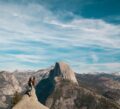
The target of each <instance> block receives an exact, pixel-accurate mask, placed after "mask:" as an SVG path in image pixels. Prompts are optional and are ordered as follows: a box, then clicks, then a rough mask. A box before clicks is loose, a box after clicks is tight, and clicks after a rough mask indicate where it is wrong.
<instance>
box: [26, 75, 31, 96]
mask: <svg viewBox="0 0 120 109" xmlns="http://www.w3.org/2000/svg"><path fill="white" fill-rule="evenodd" d="M31 91H32V78H31V77H30V78H29V81H28V91H27V92H28V95H29V96H31Z"/></svg>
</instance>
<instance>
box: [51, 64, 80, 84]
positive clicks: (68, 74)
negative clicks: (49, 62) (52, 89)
mask: <svg viewBox="0 0 120 109" xmlns="http://www.w3.org/2000/svg"><path fill="white" fill-rule="evenodd" d="M53 75H54V77H55V76H59V77H61V78H62V79H65V80H70V81H71V82H73V83H77V84H78V82H77V79H76V77H75V74H74V72H73V70H72V69H71V68H70V67H69V65H68V64H66V63H64V62H57V63H56V64H55V68H54V70H53Z"/></svg>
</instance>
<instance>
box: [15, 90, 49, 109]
mask: <svg viewBox="0 0 120 109" xmlns="http://www.w3.org/2000/svg"><path fill="white" fill-rule="evenodd" d="M13 109H48V108H47V107H46V106H44V105H42V104H41V103H40V102H38V100H37V97H36V94H35V89H34V88H32V91H31V96H30V97H29V96H28V95H27V94H25V95H24V96H23V97H22V99H21V100H20V101H19V102H18V103H17V104H16V105H15V106H14V107H13Z"/></svg>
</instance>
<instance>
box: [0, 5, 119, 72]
mask: <svg viewBox="0 0 120 109" xmlns="http://www.w3.org/2000/svg"><path fill="white" fill-rule="evenodd" d="M73 16H74V15H73ZM74 17H75V18H74V20H73V21H71V22H67V23H65V22H62V21H59V20H58V19H57V17H56V16H55V15H54V14H53V13H52V12H51V11H50V10H48V9H46V8H45V7H43V6H41V5H38V4H29V5H28V6H24V5H20V6H18V5H13V4H6V5H2V4H0V44H1V45H0V46H1V48H0V52H2V51H8V50H9V51H11V50H18V51H22V52H23V54H12V53H7V52H6V53H5V54H1V56H0V60H1V61H2V62H3V63H5V64H4V65H6V64H7V63H8V64H7V65H8V66H9V65H11V66H12V65H13V68H14V65H15V64H16V68H17V65H18V68H22V66H23V68H25V67H26V68H28V67H29V65H28V66H26V65H22V63H20V62H24V61H26V62H28V63H29V62H31V63H39V61H42V62H43V61H46V60H47V61H48V60H55V61H57V60H60V58H61V59H64V60H65V61H69V60H71V61H70V64H72V66H73V67H74V66H77V67H75V69H76V70H78V69H79V68H80V69H82V71H85V69H86V68H88V69H87V70H86V71H97V70H100V69H102V68H103V67H104V68H106V70H108V71H110V70H111V71H113V70H118V69H119V68H120V67H119V63H113V64H112V63H110V64H109V63H107V64H102V65H101V64H97V65H96V64H95V65H94V64H91V65H88V64H86V63H87V62H86V61H87V56H86V54H87V53H82V52H81V54H82V55H85V56H84V58H83V57H82V58H83V59H81V57H80V56H79V55H80V54H79V53H80V52H79V49H77V47H93V48H94V47H95V46H97V47H101V48H103V49H105V50H106V49H112V50H113V52H114V53H113V52H111V54H112V53H113V57H114V54H120V52H119V51H116V50H115V49H120V46H119V44H120V37H119V36H120V25H113V24H108V23H106V22H105V21H103V20H95V19H86V18H82V17H81V18H78V17H76V16H74ZM31 41H33V42H34V43H32V42H31ZM23 42H24V43H23ZM36 43H38V45H36ZM39 43H40V44H39ZM41 43H44V44H45V46H43V45H42V44H41ZM56 48H58V49H59V48H61V49H62V48H63V49H64V48H67V49H68V50H69V51H67V52H66V51H64V52H61V51H60V50H56ZM52 50H56V51H52ZM73 51H74V52H73ZM24 52H27V54H24ZM68 52H69V53H68ZM109 53H110V52H109ZM88 54H90V57H91V58H92V59H93V62H94V63H96V62H98V61H99V57H98V56H97V54H96V53H93V52H92V53H91V52H90V53H89V52H88ZM3 55H5V56H3ZM73 56H75V57H73ZM76 57H77V58H76ZM78 58H79V60H78ZM7 60H8V61H9V62H7ZM64 60H63V61H64ZM81 60H83V61H81ZM10 61H14V62H12V63H13V64H10ZM81 62H82V63H81ZM46 63H47V62H46ZM4 65H2V63H0V68H3V66H4ZM7 65H6V67H7ZM79 65H80V66H79ZM112 66H113V67H112ZM6 67H4V68H6ZM80 71H81V70H80Z"/></svg>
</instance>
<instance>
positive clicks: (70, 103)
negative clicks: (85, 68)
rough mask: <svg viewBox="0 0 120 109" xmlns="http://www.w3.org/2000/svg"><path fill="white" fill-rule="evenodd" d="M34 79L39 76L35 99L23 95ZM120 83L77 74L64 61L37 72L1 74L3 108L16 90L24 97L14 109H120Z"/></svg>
mask: <svg viewBox="0 0 120 109" xmlns="http://www.w3.org/2000/svg"><path fill="white" fill-rule="evenodd" d="M3 75H4V76H3ZM5 75H6V76H5ZM31 76H35V77H36V87H35V90H32V95H33V96H32V97H28V96H27V95H26V94H24V93H23V92H24V91H25V90H26V85H27V82H28V79H29V77H31ZM5 78H6V79H5ZM119 80H120V78H119V77H118V75H116V76H111V75H107V74H94V75H90V74H86V75H85V74H75V73H74V71H73V70H72V69H71V68H70V67H69V65H68V64H66V63H64V62H57V63H56V64H55V66H52V67H50V68H47V69H42V70H38V71H22V72H20V71H15V72H13V73H7V72H2V73H0V81H1V83H2V84H0V87H1V88H0V95H1V96H0V97H1V98H0V103H1V104H0V106H1V107H0V109H9V108H8V106H10V102H11V99H8V98H9V97H12V95H13V94H14V93H15V91H16V90H17V91H18V90H19V92H22V93H23V97H22V99H21V100H20V101H19V102H18V104H17V105H15V107H14V108H13V109H28V108H29V109H39V108H40V109H47V107H48V108H49V109H120V108H119V107H120V105H119V98H120V97H119V83H120V81H119ZM3 83H4V85H3ZM8 84H9V85H10V87H8ZM9 88H10V91H9V90H7V89H9ZM3 89H5V91H4V90H3ZM3 91H4V93H3ZM5 92H6V93H5ZM11 92H12V93H11ZM3 95H5V97H4V96H3ZM7 95H8V96H7ZM36 96H37V97H36ZM111 97H112V99H111ZM6 99H7V100H6ZM1 101H2V102H1ZM41 103H42V104H41ZM44 105H46V106H47V107H46V106H44ZM23 107H24V108H23Z"/></svg>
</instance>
